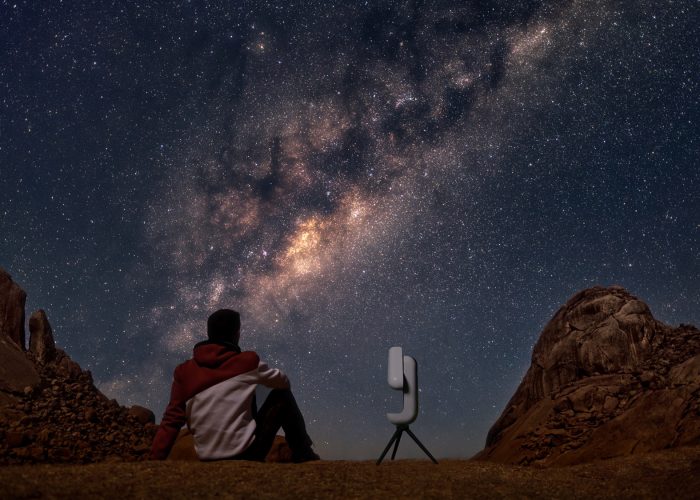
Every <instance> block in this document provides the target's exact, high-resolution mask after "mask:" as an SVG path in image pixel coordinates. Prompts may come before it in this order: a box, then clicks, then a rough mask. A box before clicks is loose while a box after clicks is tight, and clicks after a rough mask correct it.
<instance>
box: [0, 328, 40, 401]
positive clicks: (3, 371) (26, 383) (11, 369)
mask: <svg viewBox="0 0 700 500" xmlns="http://www.w3.org/2000/svg"><path fill="white" fill-rule="evenodd" d="M38 383H39V372H38V371H37V369H36V367H35V366H34V363H32V362H31V361H30V360H29V359H28V358H27V356H26V354H25V353H24V352H23V351H22V349H20V347H19V346H18V345H17V344H15V342H14V341H12V340H10V339H9V338H7V337H4V336H2V335H0V404H1V403H2V401H3V400H5V401H7V402H9V401H12V400H13V399H12V398H10V396H12V394H15V393H22V392H23V391H24V390H25V389H26V388H28V387H29V388H32V387H34V386H36V385H37V384H38ZM2 393H5V394H2ZM3 396H4V397H3Z"/></svg>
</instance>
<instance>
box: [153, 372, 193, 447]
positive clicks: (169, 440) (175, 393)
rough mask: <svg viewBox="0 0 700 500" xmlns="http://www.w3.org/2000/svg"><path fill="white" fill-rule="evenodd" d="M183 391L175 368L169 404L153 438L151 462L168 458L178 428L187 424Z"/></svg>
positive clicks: (178, 431) (178, 430)
mask: <svg viewBox="0 0 700 500" xmlns="http://www.w3.org/2000/svg"><path fill="white" fill-rule="evenodd" d="M183 389H184V388H183V386H182V383H181V382H180V379H179V377H178V370H177V368H176V369H175V374H174V376H173V386H172V388H171V390H170V402H169V403H168V407H167V408H166V409H165V413H164V414H163V419H162V420H161V422H160V426H159V427H158V432H157V433H156V436H155V438H153V445H152V446H151V457H150V458H151V460H165V459H166V458H168V455H169V454H170V450H171V448H172V447H173V445H174V444H175V440H176V439H177V436H178V434H179V433H180V428H181V427H182V426H183V425H184V424H185V422H187V415H186V412H185V404H186V402H187V400H186V399H185V397H184V390H183Z"/></svg>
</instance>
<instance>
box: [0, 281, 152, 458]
mask: <svg viewBox="0 0 700 500" xmlns="http://www.w3.org/2000/svg"><path fill="white" fill-rule="evenodd" d="M25 298H26V295H25V293H24V291H22V289H21V288H19V287H18V286H17V285H16V284H14V283H13V282H12V280H11V278H10V277H9V275H8V274H7V273H6V272H5V271H3V270H2V269H0V318H2V323H0V327H1V328H0V465H2V464H20V463H39V462H52V463H56V462H65V463H85V462H93V461H100V460H106V459H116V460H140V459H145V458H146V457H147V455H148V452H149V451H150V444H151V441H152V439H153V435H154V434H155V430H156V426H155V425H154V423H153V422H154V421H155V417H154V415H153V412H151V411H150V410H148V409H146V408H143V407H132V408H131V409H129V408H125V407H122V406H120V405H119V404H118V403H117V402H116V401H115V400H109V399H108V398H107V397H106V396H105V395H104V394H102V393H101V392H100V391H99V390H98V389H97V388H96V387H95V386H94V384H93V381H92V375H91V374H90V372H89V371H83V370H82V369H81V368H80V366H79V365H78V364H77V363H76V362H75V361H73V360H71V359H70V357H69V356H68V355H67V354H66V353H65V352H63V351H62V350H61V349H57V348H56V346H55V344H54V339H53V333H52V330H51V325H50V324H49V321H48V319H47V317H46V313H45V312H44V311H42V310H39V311H36V312H35V313H34V314H32V316H31V319H30V320H29V329H30V340H29V346H30V348H29V351H25V350H24V324H23V323H24V302H25ZM8 318H9V319H8Z"/></svg>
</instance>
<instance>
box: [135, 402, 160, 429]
mask: <svg viewBox="0 0 700 500" xmlns="http://www.w3.org/2000/svg"><path fill="white" fill-rule="evenodd" d="M129 415H131V416H132V417H134V418H135V419H136V420H138V422H139V423H140V424H141V425H146V424H153V423H155V421H156V416H155V415H154V414H153V412H152V411H151V410H149V409H148V408H144V407H143V406H139V405H134V406H132V407H131V408H129Z"/></svg>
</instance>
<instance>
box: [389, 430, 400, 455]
mask: <svg viewBox="0 0 700 500" xmlns="http://www.w3.org/2000/svg"><path fill="white" fill-rule="evenodd" d="M397 432H398V433H399V435H398V436H396V441H394V451H393V452H392V453H391V459H392V460H393V459H394V457H395V456H396V450H398V449H399V441H401V434H403V429H397Z"/></svg>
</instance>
